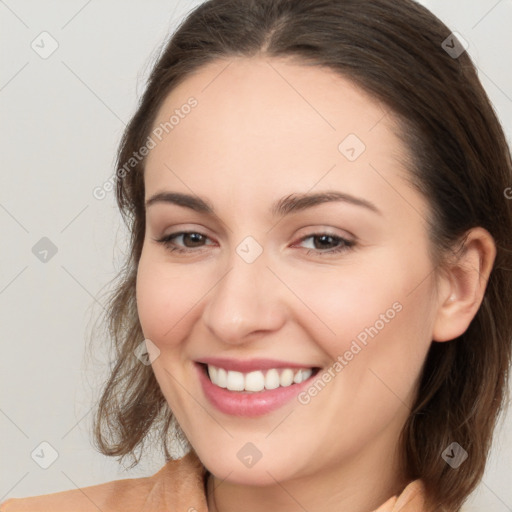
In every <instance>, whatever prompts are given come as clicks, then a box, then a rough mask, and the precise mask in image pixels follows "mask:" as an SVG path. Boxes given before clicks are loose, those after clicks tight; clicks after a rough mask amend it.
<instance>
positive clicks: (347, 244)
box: [155, 231, 356, 255]
mask: <svg viewBox="0 0 512 512" xmlns="http://www.w3.org/2000/svg"><path fill="white" fill-rule="evenodd" d="M190 234H194V235H201V236H202V237H204V238H208V237H207V236H206V235H204V234H203V233H200V232H198V231H178V232H176V233H171V234H169V235H166V236H164V237H162V238H160V239H155V241H156V242H158V243H160V244H162V245H164V246H165V247H166V248H167V249H168V250H169V251H170V252H177V253H180V254H183V253H191V252H198V251H197V250H196V249H192V248H185V249H184V248H182V247H176V245H174V244H173V242H172V240H173V239H174V238H176V237H179V236H181V235H190ZM322 236H328V237H330V238H332V239H333V240H334V241H337V242H338V243H340V244H341V245H339V246H338V247H335V248H334V249H329V250H327V251H321V250H319V249H308V251H307V253H306V254H307V255H309V254H311V253H315V254H317V255H324V254H329V255H332V254H338V253H344V252H347V251H349V250H351V249H353V248H354V247H355V246H356V242H355V240H347V239H346V238H343V237H341V236H338V235H332V234H330V233H312V234H311V235H308V236H305V237H302V238H301V239H300V240H299V241H298V243H301V242H304V240H307V239H308V238H318V237H322ZM294 245H295V244H294ZM200 249H201V248H200Z"/></svg>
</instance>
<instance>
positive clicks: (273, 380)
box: [265, 368, 280, 389]
mask: <svg viewBox="0 0 512 512" xmlns="http://www.w3.org/2000/svg"><path fill="white" fill-rule="evenodd" d="M279 384H280V382H279V372H278V371H277V370H276V369H275V368H272V370H268V372H267V374H266V375H265V389H276V388H278V387H279Z"/></svg>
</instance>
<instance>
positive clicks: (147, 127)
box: [94, 0, 512, 511]
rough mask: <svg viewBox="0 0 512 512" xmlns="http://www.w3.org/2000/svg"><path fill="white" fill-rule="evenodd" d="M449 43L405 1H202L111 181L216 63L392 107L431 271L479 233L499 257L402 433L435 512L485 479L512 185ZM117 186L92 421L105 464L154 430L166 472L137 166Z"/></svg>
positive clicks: (498, 374)
mask: <svg viewBox="0 0 512 512" xmlns="http://www.w3.org/2000/svg"><path fill="white" fill-rule="evenodd" d="M450 33H451V31H450V30H449V29H448V28H447V27H446V26H445V25H444V24H443V23H442V22H441V21H439V20H438V19H437V18H436V17H435V16H434V15H433V14H431V13H430V12H429V11H428V10H427V9H425V8H424V7H422V6H420V5H418V4H416V3H415V2H413V1H412V0H364V1H362V0H315V1H312V0H210V1H207V2H205V3H203V4H201V5H200V6H198V7H197V8H196V9H194V10H193V11H192V12H191V13H190V14H189V15H188V17H187V18H186V19H185V20H184V21H183V22H182V23H181V25H180V26H179V27H178V29H177V31H176V32H175V33H174V35H173V36H172V38H171V39H170V41H169V42H168V44H167V45H166V47H165V48H164V50H163V52H162V53H161V55H160V57H159V59H158V61H157V62H156V64H155V66H154V68H153V69H152V72H151V75H150V77H149V79H148V84H147V87H146V90H145V93H144V95H143V97H142V99H141V101H140V104H139V107H138V109H137V111H136V113H135V115H134V116H133V118H132V119H131V122H130V123H129V125H128V126H127V128H126V131H125V133H124V136H123V139H122V142H121V144H120V148H119V152H118V160H117V164H118V167H117V168H118V170H120V169H121V168H122V166H123V165H124V164H125V163H126V162H127V161H128V160H129V159H130V157H131V156H132V154H133V152H134V151H137V150H138V149H139V148H141V147H142V146H144V144H145V142H146V139H147V137H148V136H149V134H150V131H151V129H152V128H153V126H152V124H153V122H154V120H155V117H156V114H157V111H158V109H159V108H160V106H161V105H162V102H163V101H164V99H165V98H166V97H167V95H168V94H169V93H170V91H171V90H172V89H173V88H174V87H176V86H177V85H178V84H179V83H181V82H182V81H183V80H185V79H186V78H187V76H189V75H190V74H191V73H192V72H194V71H196V70H198V69H199V68H200V67H201V66H203V65H204V64H207V63H209V62H212V61H214V60H217V59H226V61H227V60H229V58H230V57H231V58H234V57H251V56H254V55H262V56H268V57H269V58H272V57H279V58H288V57H289V58H294V59H297V61H298V62H299V63H302V64H304V65H310V66H323V67H327V68H330V69H332V70H335V71H337V72H339V73H340V74H341V75H343V76H345V77H347V78H349V79H351V80H352V81H353V82H354V83H355V84H356V85H358V86H360V87H361V88H362V89H364V90H365V91H367V92H369V93H370V94H371V95H372V96H374V97H376V98H378V99H379V100H381V101H382V102H383V103H384V104H385V105H387V106H388V107H389V109H390V112H391V113H392V115H393V116H395V117H396V118H397V119H398V120H399V121H400V126H401V127H402V129H401V130H400V136H401V137H402V138H403V140H404V142H405V143H406V147H407V148H408V149H409V151H410V154H411V161H410V163H409V168H410V174H411V176H410V177H411V183H412V184H413V185H414V186H415V187H417V189H418V190H419V191H420V192H421V193H422V194H423V195H424V196H425V197H426V198H427V200H428V202H429V204H430V210H431V211H430V218H429V219H428V220H429V226H430V227H429V236H430V239H431V242H432V243H431V247H432V256H433V261H434V263H435V264H436V265H437V266H436V269H437V268H438V266H439V265H442V263H443V261H444V260H443V256H444V255H445V254H447V252H446V251H449V250H450V249H453V248H455V247H456V246H458V244H459V243H460V241H461V240H463V238H464V234H465V233H466V232H467V230H469V229H470V228H472V227H476V226H482V227H483V228H485V229H487V230H488V231H489V232H490V233H491V235H492V236H493V238H494V241H495V243H496V246H497V256H496V260H495V263H494V267H493V270H492V272H491V275H490V278H489V280H488V283H487V288H486V292H485V296H484V299H483V303H482V305H481V307H480V309H479V310H478V312H477V314H476V315H475V317H474V319H473V320H472V322H471V324H470V325H469V327H468V329H467V331H466V332H465V333H464V334H462V335H461V336H460V337H459V338H457V339H455V340H453V341H450V342H446V343H432V346H431V348H430V351H429V353H428V356H427V359H426V362H425V365H424V370H423V374H422V378H421V382H420V385H419V390H418V395H417V400H416V402H415V404H414V406H413V410H412V411H411V414H410V416H409V419H408V420H407V422H406V424H405V426H404V429H403V432H402V438H401V446H400V448H401V452H402V453H403V463H404V467H405V468H406V471H407V475H408V477H409V478H410V479H415V478H421V479H422V480H423V481H424V483H425V485H426V488H427V493H428V497H429V500H430V501H429V503H430V504H431V505H432V507H435V508H437V509H439V508H438V507H441V509H442V510H450V511H452V510H459V508H460V506H461V504H462V503H463V501H464V500H465V499H466V498H467V497H468V495H469V494H470V493H471V492H472V491H473V490H474V489H475V487H476V486H477V484H478V482H479V481H480V479H481V478H482V475H483V472H484V468H485V462H486V459H487V455H488V452H489V449H490V446H491V440H492V433H493V430H494V428H495V425H496V422H497V419H498V416H499V413H500V410H501V408H502V406H503V404H504V402H505V398H506V392H507V378H508V371H509V367H510V358H511V340H512V313H511V312H512V274H511V269H512V252H511V246H510V244H511V242H510V240H511V233H512V201H511V200H507V199H506V197H505V193H504V192H505V190H507V188H508V187H510V186H511V185H512V171H511V169H512V164H511V158H510V150H509V148H508V146H507V143H506V139H505V136H504V133H503V131H502V128H501V126H500V124H499V122H498V120H497V117H496V115H495V113H494V111H493V108H492V106H491V104H490V101H489V99H488V97H487V95H486V93H485V91H484V90H483V88H482V86H481V84H480V82H479V80H478V77H477V73H476V71H475V67H474V65H473V64H472V62H471V59H470V57H469V56H468V54H467V53H462V54H461V55H460V56H458V57H456V58H455V56H453V55H450V54H449V53H447V51H445V49H444V48H443V46H442V43H443V41H445V39H446V38H447V37H449V36H450ZM450 46H453V43H451V44H450ZM255 87H256V85H255ZM117 177H118V179H117V181H116V197H117V202H118V205H119V208H120V211H121V214H122V216H123V219H124V221H125V223H126V224H127V226H128V229H129V232H130V234H131V240H130V251H129V255H128V257H127V260H126V262H125V265H124V267H123V269H122V271H121V272H120V274H119V276H118V280H117V282H116V283H115V289H114V291H113V292H112V293H111V296H110V302H109V304H108V310H107V315H106V320H107V324H108V330H109V334H110V337H111V339H112V340H113V348H114V351H115V355H114V366H113V368H111V372H110V378H109V379H108V382H107V383H106V386H105V388H104V390H103V394H102V396H101V400H100V401H99V404H98V408H97V410H96V412H95V417H94V429H95V430H94V434H95V439H94V440H95V444H96V446H97V447H98V448H99V450H100V451H101V452H102V453H104V454H106V455H111V456H119V457H120V458H121V459H123V458H124V457H125V456H127V455H132V456H133V457H135V455H134V454H135V450H136V448H137V447H143V444H144V440H145V438H146V437H147V434H148V433H150V432H151V431H153V428H155V426H156V425H158V426H159V432H160V439H161V442H162V445H161V446H163V449H164V453H165V456H166V459H170V458H171V456H170V455H169V451H168V445H167V443H168V441H169V435H168V434H169V431H170V427H171V426H172V423H173V421H174V420H173V416H172V412H171V411H170V409H169V407H168V406H167V403H166V400H165V398H164V396H163V395H162V393H161V390H160V388H159V385H158V383H157V381H156V379H155V376H154V374H153V371H152V368H151V366H145V365H143V364H140V362H139V361H138V360H137V359H136V358H135V357H134V356H133V352H134V350H135V348H136V346H137V345H138V344H140V343H141V341H142V340H143V339H144V336H143V333H142V330H141V326H140V323H139V319H138V315H137V306H136V300H135V283H136V275H137V266H138V261H139V258H140V254H141V250H142V246H143V240H144V233H145V210H144V160H141V161H140V162H138V163H137V164H136V165H135V166H134V167H133V169H132V170H131V171H130V172H128V173H126V172H125V173H119V172H118V176H117ZM178 429H179V426H178ZM453 441H456V442H457V443H459V444H460V445H461V446H462V447H463V448H464V449H465V450H466V451H467V452H468V453H469V458H468V459H467V460H466V461H465V462H464V463H463V464H462V465H461V466H460V467H459V468H458V469H456V470H455V469H452V468H451V467H450V466H449V465H448V464H446V463H445V462H444V460H443V459H442V457H441V453H442V452H443V450H444V449H445V448H446V447H447V446H448V445H449V444H450V443H452V442H453ZM135 460H136V462H135V464H136V463H138V460H137V459H135Z"/></svg>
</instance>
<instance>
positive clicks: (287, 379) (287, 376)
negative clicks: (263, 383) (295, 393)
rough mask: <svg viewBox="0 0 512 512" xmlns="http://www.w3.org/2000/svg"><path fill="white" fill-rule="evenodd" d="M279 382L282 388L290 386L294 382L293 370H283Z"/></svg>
mask: <svg viewBox="0 0 512 512" xmlns="http://www.w3.org/2000/svg"><path fill="white" fill-rule="evenodd" d="M279 381H280V383H281V386H283V387H285V386H289V385H290V384H291V383H292V382H293V370H290V368H286V370H283V373H281V377H280V379H279Z"/></svg>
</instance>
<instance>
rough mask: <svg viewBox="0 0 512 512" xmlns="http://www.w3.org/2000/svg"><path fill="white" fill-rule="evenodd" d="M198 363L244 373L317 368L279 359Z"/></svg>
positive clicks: (218, 359) (204, 360)
mask: <svg viewBox="0 0 512 512" xmlns="http://www.w3.org/2000/svg"><path fill="white" fill-rule="evenodd" d="M196 363H203V364H210V365H212V366H215V367H217V368H224V369H225V370H232V371H237V372H242V373H247V372H252V371H256V370H269V369H270V368H315V367H314V366H312V365H310V364H300V363H292V362H290V361H282V360H277V359H230V358H227V357H205V358H202V359H201V360H197V361H196Z"/></svg>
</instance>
